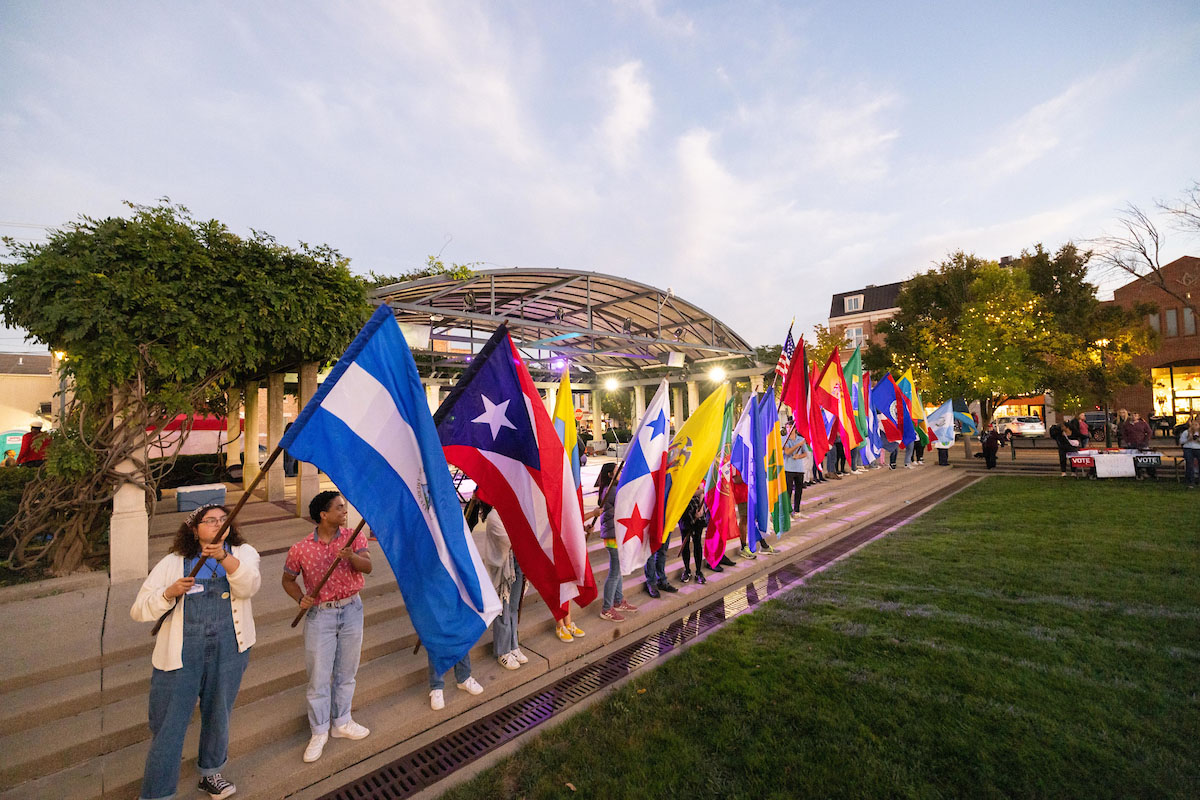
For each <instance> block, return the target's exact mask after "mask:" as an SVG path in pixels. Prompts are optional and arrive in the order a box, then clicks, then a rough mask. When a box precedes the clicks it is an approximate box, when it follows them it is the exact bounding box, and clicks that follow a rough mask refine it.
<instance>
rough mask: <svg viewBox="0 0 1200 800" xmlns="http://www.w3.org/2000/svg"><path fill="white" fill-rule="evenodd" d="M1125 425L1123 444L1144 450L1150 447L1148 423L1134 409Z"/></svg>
mask: <svg viewBox="0 0 1200 800" xmlns="http://www.w3.org/2000/svg"><path fill="white" fill-rule="evenodd" d="M1131 416H1132V418H1131V419H1130V420H1129V422H1128V423H1127V424H1126V425H1125V446H1126V447H1127V448H1128V449H1130V450H1146V449H1148V448H1149V447H1150V436H1151V430H1150V424H1149V423H1148V422H1146V420H1144V419H1142V415H1141V413H1140V412H1137V411H1134V412H1133V414H1132V415H1131Z"/></svg>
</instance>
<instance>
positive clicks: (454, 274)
mask: <svg viewBox="0 0 1200 800" xmlns="http://www.w3.org/2000/svg"><path fill="white" fill-rule="evenodd" d="M482 263H483V262H480V261H474V262H471V263H469V264H455V263H453V262H451V263H450V264H447V263H446V262H444V261H442V259H440V258H439V257H437V256H429V257H428V258H427V259H426V260H425V266H424V267H421V268H420V269H413V270H409V271H408V272H401V273H400V274H398V275H385V274H381V273H378V272H376V271H375V270H370V272H368V274H367V277H366V278H365V279H364V280H365V281H366V284H367V288H370V289H378V288H379V287H380V286H391V285H392V284H393V283H404V282H405V281H415V280H419V279H421V278H431V277H433V276H435V275H445V276H446V277H447V278H450V279H451V280H456V281H465V280H467V279H468V278H471V277H473V276H474V275H475V268H476V267H478V266H480V265H481V264H482Z"/></svg>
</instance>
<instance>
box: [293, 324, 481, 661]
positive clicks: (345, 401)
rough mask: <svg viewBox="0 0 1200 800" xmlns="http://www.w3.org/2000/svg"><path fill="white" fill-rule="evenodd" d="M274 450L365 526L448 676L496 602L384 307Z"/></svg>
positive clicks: (412, 367)
mask: <svg viewBox="0 0 1200 800" xmlns="http://www.w3.org/2000/svg"><path fill="white" fill-rule="evenodd" d="M280 446H282V447H283V448H284V449H285V450H287V451H288V453H290V454H291V455H292V456H293V457H294V458H296V459H298V460H300V461H307V462H308V463H310V464H314V465H316V466H317V467H318V468H319V469H321V470H322V471H323V472H325V473H326V474H327V475H329V477H330V478H332V479H333V482H334V483H335V484H337V487H338V491H340V492H341V493H342V495H343V496H344V497H345V498H346V499H347V500H348V501H349V502H350V503H351V504H353V505H354V507H355V508H356V509H358V511H359V512H360V513H361V514H362V515H363V517H364V518H365V519H366V520H367V522H369V523H370V524H371V532H372V533H373V534H374V535H375V537H376V539H378V540H379V546H380V549H381V550H382V551H383V554H384V557H386V558H387V560H388V564H390V565H391V567H392V573H393V574H394V575H395V576H396V583H397V584H399V586H400V593H401V594H402V595H403V596H404V605H405V606H406V607H407V609H408V616H409V618H410V619H411V620H412V623H413V627H414V628H416V631H417V635H418V636H420V637H421V643H422V644H424V645H425V649H426V650H427V651H428V652H429V658H430V661H431V662H432V663H433V668H434V669H435V670H437V672H438V674H441V673H443V672H446V671H447V670H449V669H450V668H451V667H452V666H454V664H455V663H456V662H458V661H459V660H461V659H462V657H463V656H465V655H466V654H467V653H468V652H470V650H471V648H472V647H473V646H474V645H475V642H477V641H478V640H479V637H480V636H482V635H483V633H484V632H485V631H486V630H487V628H488V625H490V624H491V622H492V620H493V619H494V618H495V617H496V615H497V614H499V613H500V598H499V597H497V596H496V589H495V587H493V586H492V582H491V581H490V580H489V579H488V575H487V571H486V570H485V569H484V566H483V561H482V560H481V559H480V557H479V552H478V551H477V550H476V549H475V543H474V541H473V540H472V539H471V535H470V532H469V531H468V530H467V523H466V520H464V519H463V514H462V507H461V506H460V505H459V502H458V494H457V492H455V490H454V482H453V479H452V478H451V476H450V468H449V467H448V466H447V465H446V457H445V456H444V455H443V454H442V445H441V442H440V441H438V435H437V430H436V429H435V428H434V426H433V418H432V417H431V416H430V415H429V405H428V403H427V401H426V399H425V391H424V389H422V387H421V379H420V377H418V375H417V365H416V364H415V363H414V362H413V357H412V353H410V352H409V349H408V344H407V343H406V342H405V341H404V336H403V334H401V333H400V326H399V325H397V324H396V320H395V318H394V317H393V316H392V311H391V309H390V308H388V307H387V306H380V307H379V308H378V309H376V311H375V313H374V314H373V315H372V316H371V319H370V320H369V321H368V322H367V324H366V326H365V327H364V328H363V329H362V331H361V332H359V334H358V336H357V337H356V338H355V339H354V341H353V342H351V343H350V347H348V348H347V349H346V352H345V354H343V355H342V357H341V359H340V360H339V361H338V362H337V364H336V365H335V366H334V368H333V371H332V372H330V373H329V377H327V378H326V379H325V382H324V383H322V384H321V386H320V388H319V389H318V390H317V393H316V395H314V396H313V399H312V400H310V401H309V402H308V404H307V405H306V406H305V407H304V410H303V411H301V412H300V416H299V417H297V418H296V422H295V424H293V425H292V426H291V428H289V429H288V432H287V433H286V434H284V436H283V439H282V440H281V441H280Z"/></svg>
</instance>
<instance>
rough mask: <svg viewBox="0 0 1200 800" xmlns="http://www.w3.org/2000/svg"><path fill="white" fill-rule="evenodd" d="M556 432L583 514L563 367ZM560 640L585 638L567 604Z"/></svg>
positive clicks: (556, 405) (556, 401) (575, 432)
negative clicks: (568, 463)
mask: <svg viewBox="0 0 1200 800" xmlns="http://www.w3.org/2000/svg"><path fill="white" fill-rule="evenodd" d="M554 431H555V433H557V434H558V438H559V439H560V440H561V441H562V443H563V450H564V452H566V454H567V458H568V459H569V460H570V462H571V478H572V479H573V480H574V483H575V494H576V495H577V496H578V498H579V513H580V514H582V513H583V482H582V479H581V478H580V476H579V431H578V429H577V427H576V425H575V402H574V396H573V395H572V394H571V367H570V365H569V364H568V365H567V366H565V367H563V373H562V379H561V380H560V381H559V383H558V395H557V396H556V397H555V398H554ZM555 633H556V634H557V635H558V638H559V639H560V640H562V641H564V642H572V641H574V640H575V639H577V638H579V637H581V636H584V635H585V634H584V632H583V628H580V627H579V626H578V625H576V624H575V621H574V620H573V619H571V606H570V604H569V603H568V604H567V613H566V616H564V617H563V618H562V621H561V622H560V623H559V624H558V626H557V627H556V629H555Z"/></svg>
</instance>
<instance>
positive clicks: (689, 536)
mask: <svg viewBox="0 0 1200 800" xmlns="http://www.w3.org/2000/svg"><path fill="white" fill-rule="evenodd" d="M708 519H709V517H708V506H706V505H704V484H703V483H701V484H700V485H699V486H697V487H696V491H695V493H694V494H692V499H691V500H689V501H688V504H687V508H685V509H684V510H683V516H682V517H680V519H679V530H680V531H681V532H682V533H683V548H682V556H683V574H682V575H681V576H680V578H679V582H680V583H687V582H689V581H690V580H691V579H692V571H691V570H690V569H688V559H689V558H690V557H691V556H692V555H693V553H694V554H695V562H696V583H700V584H704V583H708V580H707V579H706V578H705V577H704V572H703V571H702V567H701V565H702V564H703V562H704V531H705V530H707V529H708Z"/></svg>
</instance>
